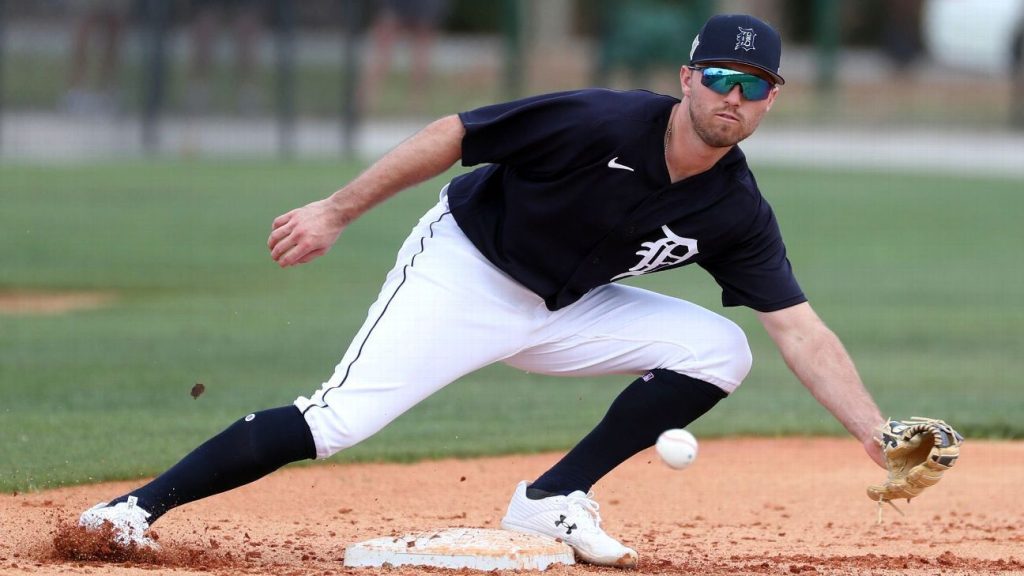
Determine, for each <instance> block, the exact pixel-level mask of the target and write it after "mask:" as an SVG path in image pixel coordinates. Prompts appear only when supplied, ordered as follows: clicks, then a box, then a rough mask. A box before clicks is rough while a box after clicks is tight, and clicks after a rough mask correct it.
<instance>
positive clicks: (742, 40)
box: [733, 26, 757, 52]
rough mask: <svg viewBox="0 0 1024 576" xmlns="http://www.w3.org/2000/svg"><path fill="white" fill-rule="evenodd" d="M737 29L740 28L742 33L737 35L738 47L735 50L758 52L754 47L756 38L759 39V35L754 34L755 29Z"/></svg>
mask: <svg viewBox="0 0 1024 576" xmlns="http://www.w3.org/2000/svg"><path fill="white" fill-rule="evenodd" d="M737 28H739V30H740V33H739V34H737V35H736V46H735V47H734V48H733V50H739V49H740V48H743V49H744V50H746V51H747V52H750V51H751V50H756V48H755V47H754V38H757V33H756V32H754V29H753V28H743V27H742V26H737Z"/></svg>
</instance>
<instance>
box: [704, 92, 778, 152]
mask: <svg viewBox="0 0 1024 576" xmlns="http://www.w3.org/2000/svg"><path fill="white" fill-rule="evenodd" d="M687 108H688V111H689V114H690V125H691V126H693V131H694V132H695V133H696V134H697V136H698V137H699V138H700V139H701V140H702V141H703V142H704V143H705V144H707V145H708V146H710V147H712V148H731V147H732V146H735V145H736V144H738V143H740V142H742V141H743V140H745V139H746V138H747V137H748V136H750V135H751V134H753V133H754V130H756V129H757V126H758V125H759V124H760V123H761V118H760V117H758V118H756V119H751V118H748V117H747V116H746V115H744V114H743V113H741V112H740V111H739V110H737V109H735V108H733V107H731V106H720V107H718V108H717V109H714V110H712V109H707V110H704V109H702V108H701V107H699V106H698V105H697V102H696V101H695V100H694V99H692V98H691V99H690V105H689V106H688V107H687ZM721 112H725V113H728V114H731V115H732V116H735V117H736V118H738V119H739V122H735V123H732V122H726V121H724V120H722V119H720V118H717V117H716V116H715V114H718V113H721Z"/></svg>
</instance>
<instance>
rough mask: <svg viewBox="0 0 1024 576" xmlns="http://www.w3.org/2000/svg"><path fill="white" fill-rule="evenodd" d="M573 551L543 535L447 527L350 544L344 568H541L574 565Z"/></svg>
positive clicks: (346, 551) (346, 550)
mask: <svg viewBox="0 0 1024 576" xmlns="http://www.w3.org/2000/svg"><path fill="white" fill-rule="evenodd" d="M574 563H575V560H574V558H573V553H572V549H571V548H569V546H567V545H566V544H564V543H562V542H556V541H554V540H552V539H550V538H545V537H543V536H533V535H530V534H520V533H518V532H510V531H507V530H487V529H483V528H449V529H446V530H437V531H430V532H415V533H412V534H407V535H405V536H401V537H385V538H375V539H373V540H367V541H366V542H360V543H358V544H352V545H351V546H349V547H348V548H346V549H345V566H349V567H380V566H384V565H390V566H434V567H437V568H469V569H473V570H487V571H489V570H546V569H547V568H548V567H549V566H551V565H552V564H574Z"/></svg>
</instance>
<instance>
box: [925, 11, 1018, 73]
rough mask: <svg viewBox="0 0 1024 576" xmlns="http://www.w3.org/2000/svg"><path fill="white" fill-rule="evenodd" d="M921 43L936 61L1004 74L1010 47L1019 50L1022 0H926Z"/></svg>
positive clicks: (1010, 57)
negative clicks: (922, 42)
mask: <svg viewBox="0 0 1024 576" xmlns="http://www.w3.org/2000/svg"><path fill="white" fill-rule="evenodd" d="M922 28H923V29H922V32H923V39H924V44H925V46H926V47H927V49H928V52H929V53H930V54H931V55H932V57H934V58H935V60H937V61H938V62H941V63H943V64H946V65H949V66H955V67H957V68H966V69H972V70H976V71H978V72H985V73H996V74H1005V73H1007V72H1008V71H1009V70H1010V64H1011V61H1012V59H1013V50H1014V46H1017V49H1021V48H1020V46H1021V37H1022V35H1024V0H928V2H927V3H926V4H925V6H924V14H923V17H922Z"/></svg>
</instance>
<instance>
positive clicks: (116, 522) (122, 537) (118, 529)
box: [78, 496, 159, 550]
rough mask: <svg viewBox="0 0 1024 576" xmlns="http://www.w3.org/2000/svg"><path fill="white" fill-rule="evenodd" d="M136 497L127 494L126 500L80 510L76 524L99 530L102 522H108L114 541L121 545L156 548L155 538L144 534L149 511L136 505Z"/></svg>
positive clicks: (147, 523) (147, 527) (102, 503)
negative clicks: (83, 510) (80, 514)
mask: <svg viewBox="0 0 1024 576" xmlns="http://www.w3.org/2000/svg"><path fill="white" fill-rule="evenodd" d="M137 502H138V498H136V497H135V496H129V497H128V500H127V501H126V502H119V503H117V504H114V505H113V506H111V505H109V504H107V503H106V502H100V503H99V504H97V505H95V506H93V507H92V508H89V509H88V510H86V511H85V512H82V516H81V517H80V518H79V519H78V525H79V526H81V527H83V528H85V529H86V530H100V529H102V528H103V524H104V523H106V522H109V523H110V525H111V527H112V528H113V532H114V542H116V543H117V544H120V545H121V546H125V547H129V546H131V545H133V544H134V545H135V546H138V547H139V548H150V549H154V550H155V549H156V548H159V546H158V545H157V543H156V540H153V539H152V538H149V537H148V536H146V535H145V533H146V530H149V520H148V518H149V512H146V511H145V510H143V509H142V508H141V507H139V506H138V505H137Z"/></svg>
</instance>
